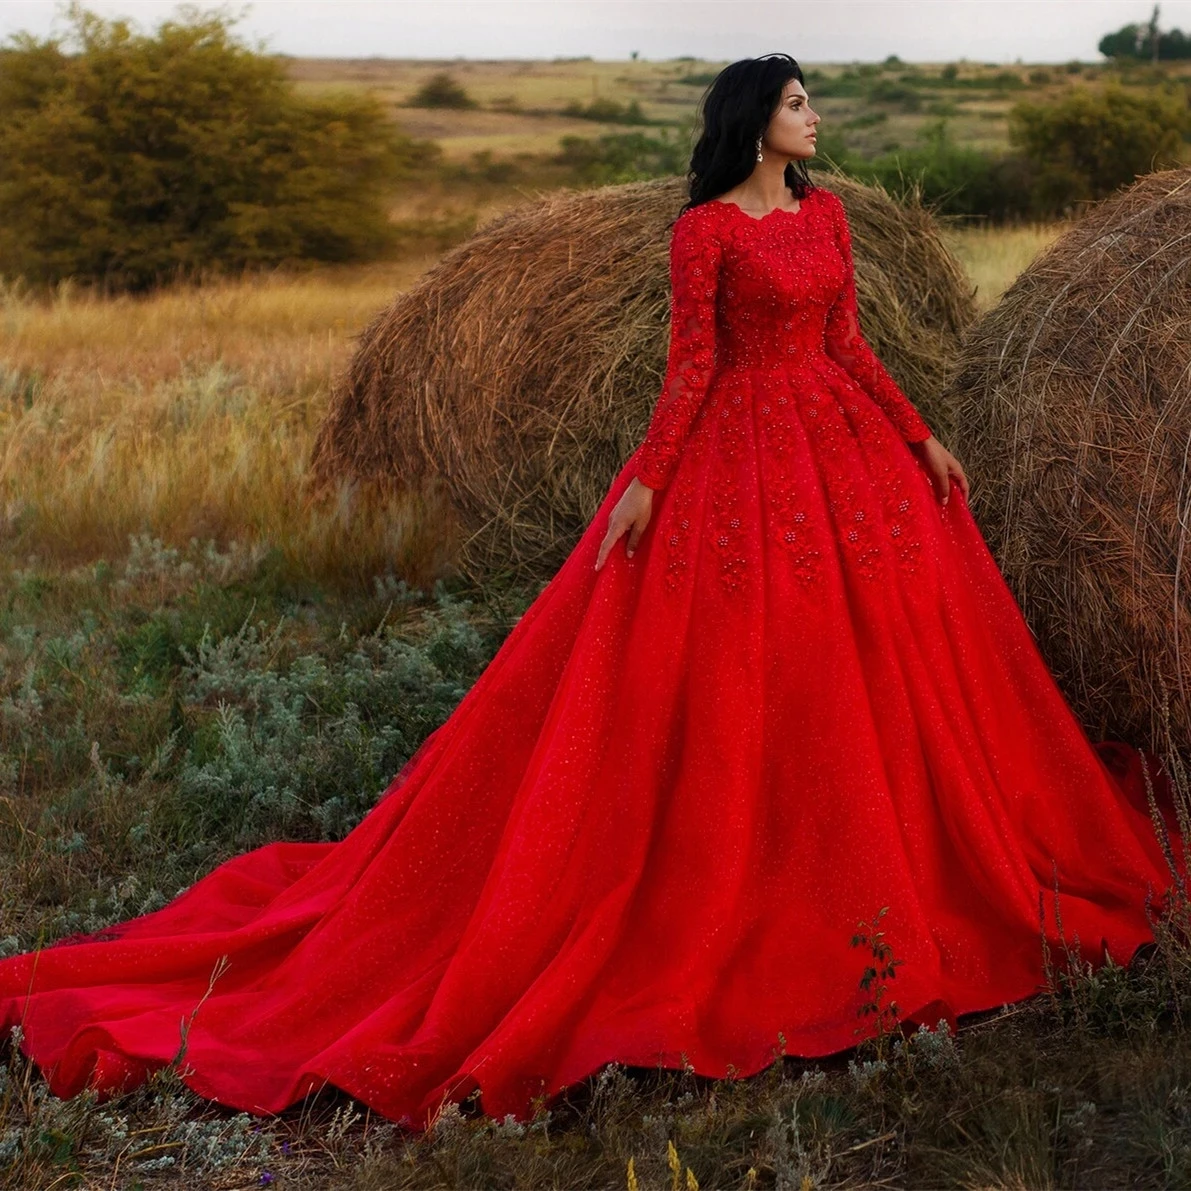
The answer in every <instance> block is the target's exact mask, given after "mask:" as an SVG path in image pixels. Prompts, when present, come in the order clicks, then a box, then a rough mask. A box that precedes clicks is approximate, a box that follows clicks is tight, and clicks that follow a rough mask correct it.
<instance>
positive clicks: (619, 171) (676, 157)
mask: <svg viewBox="0 0 1191 1191" xmlns="http://www.w3.org/2000/svg"><path fill="white" fill-rule="evenodd" d="M559 143H560V145H561V150H562V151H561V152H560V153H559V155H558V156H557V157H556V158H555V159H554V160H555V162H556V164H558V165H565V166H568V167H569V168H570V169H571V170H572V171H573V172H574V174H575V176H576V177H577V178H579V179H580V180H581V181H583V182H586V183H589V184H592V185H599V186H602V185H607V184H609V183H615V182H637V181H641V180H643V179H645V178H661V177H667V176H669V175H672V174H682V173H685V172H686V168H687V162H688V159H689V157H690V148H689V146H688V145H687V144H686V143H685V141H684V140H683V139H682V138H680V137H679V136H677V135H673V136H671V135H669V134H668V133H667V131H666V130H665V129H662V132H661V135H660V136H658V137H652V136H647V135H646V134H645V133H642V132H627V133H610V134H608V135H606V136H601V137H581V136H564V137H563V138H562V140H561V141H560V142H559Z"/></svg>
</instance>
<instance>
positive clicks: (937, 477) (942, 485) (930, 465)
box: [907, 434, 968, 506]
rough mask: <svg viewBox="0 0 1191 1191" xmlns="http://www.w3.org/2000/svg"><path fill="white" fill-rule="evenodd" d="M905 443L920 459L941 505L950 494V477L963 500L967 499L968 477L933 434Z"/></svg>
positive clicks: (944, 503)
mask: <svg viewBox="0 0 1191 1191" xmlns="http://www.w3.org/2000/svg"><path fill="white" fill-rule="evenodd" d="M907 445H908V446H909V447H910V449H911V450H912V451H913V452H914V454H916V455H917V456H918V458H919V459H921V460H922V463H923V465H924V466H925V467H926V471H927V474H928V475H929V476H930V480H931V483H932V484H933V485H934V487H935V494H936V495H937V496H938V498H939V502H940V503H941V504H942V505H944V506H946V504H947V498H948V497H949V496H950V495H951V484H952V477H954V482H955V483H957V484H958V485H959V487H960V491H962V492H963V494H964V500H965V502H966V501H967V499H968V477H967V476H966V475H964V469H963V467H962V465H961V464H960V461H959V460H958V459H957V458H956V457H955V456H954V455H953V454H952V453H951V452H950V451H949V450H948V449H947V448H946V447H945V446H943V444H942V443H941V442H939V440H938V439H937V438H935V436H934V435H933V434H932V435H931V436H930V438H926V439H923V440H922V441H921V442H912V443H909V444H907Z"/></svg>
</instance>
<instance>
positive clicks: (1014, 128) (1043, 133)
mask: <svg viewBox="0 0 1191 1191" xmlns="http://www.w3.org/2000/svg"><path fill="white" fill-rule="evenodd" d="M1188 137H1191V113H1189V112H1188V108H1187V103H1186V100H1185V98H1184V97H1183V96H1181V95H1177V94H1173V93H1168V92H1165V91H1157V90H1155V91H1150V92H1148V93H1143V94H1136V93H1133V92H1129V91H1126V90H1125V89H1124V88H1122V87H1120V86H1119V85H1116V84H1110V85H1109V86H1107V87H1105V88H1104V90H1103V91H1101V92H1096V91H1091V90H1088V89H1087V88H1084V87H1075V88H1072V89H1071V90H1070V91H1069V92H1068V93H1067V94H1066V95H1065V96H1063V97H1062V98H1061V99H1058V100H1056V101H1054V102H1051V103H1031V102H1022V103H1018V104H1016V105H1014V107H1013V108H1012V109H1011V111H1010V113H1009V139H1010V141H1011V143H1012V144H1014V145H1015V146H1016V147H1017V148H1018V150H1019V152H1020V153H1021V155H1022V156H1023V157H1024V158H1025V159H1026V161H1028V162H1029V163H1030V165H1031V167H1032V169H1033V172H1034V179H1033V183H1032V185H1033V194H1032V198H1033V207H1034V209H1035V210H1036V211H1037V212H1039V213H1040V214H1050V213H1055V212H1060V211H1062V210H1064V209H1065V208H1066V207H1068V206H1069V205H1070V204H1071V203H1073V202H1076V201H1078V200H1081V199H1099V198H1104V197H1105V196H1106V195H1108V194H1111V193H1112V192H1113V191H1114V190H1116V189H1117V188H1118V187H1119V186H1122V185H1125V184H1127V183H1130V182H1132V181H1133V180H1134V178H1136V177H1137V176H1138V175H1139V174H1146V173H1149V172H1151V171H1152V170H1157V169H1163V168H1166V167H1169V166H1172V165H1177V164H1179V163H1180V162H1181V161H1182V160H1184V158H1185V157H1186V155H1187V149H1186V138H1188Z"/></svg>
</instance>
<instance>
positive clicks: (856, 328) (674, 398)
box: [635, 187, 931, 488]
mask: <svg viewBox="0 0 1191 1191" xmlns="http://www.w3.org/2000/svg"><path fill="white" fill-rule="evenodd" d="M670 286H671V305H670V348H669V353H668V357H667V364H666V375H665V379H664V381H663V383H662V388H661V393H660V396H659V398H658V401H657V403H656V406H655V408H654V412H653V415H652V417H651V419H650V424H649V428H648V430H647V432H646V435H645V438H644V439H643V440H642V443H641V446H640V447H639V448H638V451H637V453H636V456H635V461H636V467H635V471H636V475H637V477H638V479H640V481H641V482H642V483H643V484H646V485H648V486H649V487H650V488H664V487H665V486H666V484H667V483H668V482H669V479H670V476H671V473H672V472H673V470H674V466H675V464H676V462H677V460H678V457H679V455H680V454H681V452H682V448H683V445H684V443H685V442H686V440H687V437H688V435H689V433H690V430H691V427H692V425H693V423H694V421H695V418H696V416H697V414H698V412H699V407H700V405H701V404H702V402H703V398H704V397H705V396H706V394H707V392H708V389H709V387H710V385H711V380H712V378H713V376H715V375H716V374H717V373H721V372H725V371H732V370H737V369H743V370H768V369H782V368H790V367H799V366H804V365H806V364H807V363H808V362H810V360H809V358H810V357H818V359H819V360H820V361H822V360H829V361H831V362H832V363H833V364H834V365H835V366H838V367H840V368H843V369H844V370H845V371H846V372H847V373H848V375H849V376H850V377H851V378H852V380H853V381H855V382H856V384H857V385H859V386H860V388H861V389H863V390H864V392H865V393H867V394H868V396H869V397H871V398H872V400H873V401H874V402H875V403H876V404H877V405H878V406H879V407H880V409H881V410H882V411H883V412H884V414H885V415H886V416H887V417H888V418H889V420H890V421H891V422H892V423H893V425H894V426H895V427H896V428H897V430H898V432H899V434H900V435H901V436H902V438H903V439H905V440H906V441H907V442H919V441H922V440H923V439H926V438H929V437H930V435H931V429H930V427H929V426H928V425H927V423H926V422H925V420H924V419H923V418H922V416H921V415H920V414H919V413H918V411H917V410H916V409H915V408H914V406H913V404H912V403H911V402H910V400H909V398H908V397H906V395H905V394H904V393H903V392H902V391H901V389H900V388H899V387H898V385H897V383H896V382H895V381H894V380H893V378H892V377H891V376H890V375H889V373H888V372H887V371H886V369H885V367H884V366H883V365H882V364H881V361H880V360H879V359H878V358H877V356H876V355H875V353H874V352H873V350H872V348H871V347H870V346H869V345H868V343H867V342H866V341H865V339H864V336H863V334H862V333H861V329H860V320H859V316H858V314H857V309H856V285H855V277H854V272H853V267H852V243H851V235H850V232H849V230H848V221H847V217H846V215H845V213H844V206H843V203H842V202H841V201H840V200H839V198H838V197H837V196H836V195H835V194H834V193H833V192H832V191H830V190H826V189H824V188H823V187H816V188H815V189H814V190H812V191H811V192H810V194H809V195H807V197H806V198H804V199H803V200H802V202H801V204H800V206H799V208H798V210H796V211H787V210H784V209H781V208H776V209H774V210H773V211H770V212H769V213H768V214H767V215H765V216H763V217H762V218H760V219H757V218H755V217H753V216H751V215H749V214H747V213H746V212H745V211H744V210H742V209H741V208H740V207H739V206H737V205H736V204H735V203H728V202H721V201H719V200H712V201H710V202H706V203H701V204H700V205H699V206H697V207H691V208H689V209H688V210H686V211H684V212H683V213H682V214H681V215H680V216H679V217H678V219H677V220H676V221H675V224H674V228H673V231H672V234H671V240H670Z"/></svg>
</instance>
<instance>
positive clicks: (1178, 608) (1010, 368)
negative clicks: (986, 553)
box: [946, 169, 1191, 752]
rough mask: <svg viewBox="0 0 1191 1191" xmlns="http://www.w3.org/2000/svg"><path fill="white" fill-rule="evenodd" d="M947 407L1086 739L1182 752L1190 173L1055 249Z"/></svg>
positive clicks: (966, 363) (1187, 702) (1098, 213)
mask: <svg viewBox="0 0 1191 1191" xmlns="http://www.w3.org/2000/svg"><path fill="white" fill-rule="evenodd" d="M946 399H947V401H948V403H949V404H950V405H951V406H952V408H953V415H954V417H955V421H956V433H955V438H954V441H953V449H954V450H955V451H956V453H957V454H959V455H960V457H961V458H962V459H963V460H964V461H965V470H967V471H968V472H969V473H970V478H971V480H972V509H973V513H974V514H975V515H976V517H977V519H978V520H979V522H980V526H981V530H982V532H983V533H984V535H985V538H986V540H987V541H988V544H989V547H990V548H991V549H992V551H993V553H994V554H995V555H996V558H997V562H998V564H999V565H1000V567H1001V570H1002V572H1003V574H1004V575H1005V577H1006V579H1007V581H1008V582H1009V585H1010V587H1011V588H1012V590H1013V591H1014V594H1015V595H1016V597H1017V599H1018V601H1019V602H1020V604H1021V606H1022V610H1023V612H1024V613H1025V616H1026V619H1027V620H1028V621H1029V623H1030V626H1031V628H1032V629H1033V631H1034V633H1035V635H1036V636H1037V638H1038V640H1039V645H1040V647H1041V649H1042V652H1043V655H1044V657H1045V658H1046V661H1047V663H1048V665H1049V666H1050V667H1051V669H1052V670H1053V671H1054V673H1055V676H1056V678H1057V679H1058V680H1059V683H1060V685H1061V686H1062V688H1063V690H1064V693H1065V694H1066V695H1067V697H1068V699H1069V700H1070V701H1071V702H1072V704H1073V705H1074V707H1075V710H1076V713H1077V714H1078V715H1079V716H1080V718H1081V719H1082V721H1083V723H1084V725H1085V727H1086V728H1087V729H1088V731H1089V733H1090V734H1091V735H1093V737H1094V738H1097V739H1103V738H1106V737H1111V738H1115V739H1120V740H1125V741H1128V742H1130V743H1132V744H1135V745H1137V746H1139V747H1143V748H1149V749H1151V750H1153V751H1159V750H1160V749H1170V748H1176V749H1178V750H1179V751H1180V752H1181V751H1182V750H1184V749H1185V748H1186V746H1187V745H1188V743H1189V742H1191V699H1189V694H1191V691H1189V683H1188V659H1191V617H1189V615H1188V600H1187V592H1188V574H1187V571H1188V567H1189V566H1191V556H1189V554H1188V551H1187V545H1188V537H1187V529H1188V518H1189V517H1191V170H1189V169H1177V170H1165V171H1162V172H1160V173H1154V174H1149V175H1146V176H1145V177H1143V178H1141V179H1140V180H1139V181H1137V182H1136V183H1134V184H1133V185H1132V186H1130V187H1129V188H1128V189H1126V190H1123V191H1121V192H1119V193H1118V194H1116V195H1114V196H1112V197H1110V198H1108V199H1105V200H1104V201H1102V202H1101V203H1099V204H1097V205H1096V206H1095V207H1093V208H1091V209H1090V210H1089V211H1088V212H1087V214H1085V215H1084V217H1083V218H1082V219H1081V220H1080V222H1079V223H1078V224H1076V226H1075V227H1074V228H1073V229H1072V230H1071V231H1069V232H1067V233H1066V234H1065V235H1064V236H1062V237H1061V238H1060V239H1058V240H1057V241H1055V242H1054V243H1053V244H1052V245H1051V246H1050V247H1049V248H1048V249H1046V250H1044V251H1043V252H1042V253H1041V254H1040V255H1039V256H1038V257H1037V259H1036V260H1035V261H1034V262H1033V263H1032V264H1031V265H1030V266H1029V267H1028V268H1027V269H1026V270H1025V272H1024V273H1023V274H1022V275H1021V276H1020V277H1019V278H1018V279H1017V281H1016V282H1015V283H1014V285H1013V286H1012V287H1011V288H1010V289H1009V290H1008V291H1007V292H1006V293H1005V295H1004V297H1003V298H1002V300H1001V302H1000V304H999V305H998V306H997V307H996V308H995V309H994V310H992V311H991V312H990V313H989V314H987V315H986V316H985V317H984V318H983V319H982V320H981V321H980V322H979V323H978V324H977V325H976V326H975V327H973V328H972V330H971V332H970V333H969V335H968V336H967V339H966V342H965V347H964V353H963V356H962V359H961V361H960V369H959V371H958V372H957V375H956V377H955V380H954V382H953V384H952V386H951V389H950V391H949V392H948V393H947V394H946ZM1167 696H1169V711H1168V712H1167V711H1164V710H1163V701H1164V699H1165V698H1166V697H1167ZM1168 715H1169V719H1168V718H1167V716H1168Z"/></svg>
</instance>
